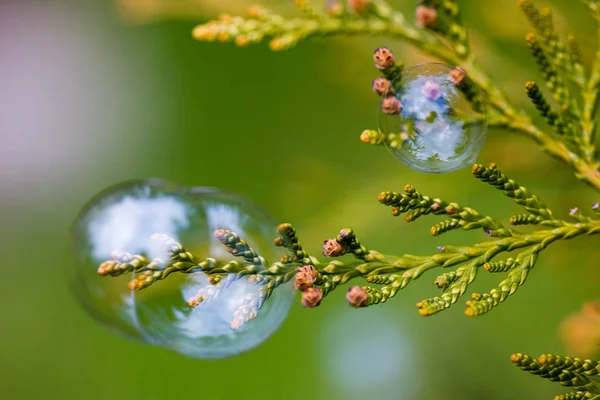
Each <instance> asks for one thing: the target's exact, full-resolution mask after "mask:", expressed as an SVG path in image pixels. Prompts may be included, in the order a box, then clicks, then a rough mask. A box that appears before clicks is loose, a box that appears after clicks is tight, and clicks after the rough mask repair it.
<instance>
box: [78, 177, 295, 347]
mask: <svg viewBox="0 0 600 400" xmlns="http://www.w3.org/2000/svg"><path fill="white" fill-rule="evenodd" d="M218 230H221V231H220V232H226V233H228V232H231V233H235V234H237V235H238V236H239V238H240V239H243V240H245V241H246V242H247V244H248V245H249V246H250V247H251V248H252V249H253V250H254V251H255V252H256V253H257V254H258V255H259V256H260V257H263V258H264V259H265V260H267V262H268V261H271V262H274V261H278V260H279V259H280V258H281V256H282V255H283V254H282V253H281V250H280V249H279V248H277V247H275V246H273V238H274V237H275V236H276V235H277V233H276V224H275V222H274V221H273V220H272V219H271V218H270V217H269V216H268V215H267V214H266V213H265V212H264V211H262V210H261V209H259V208H258V207H256V206H255V205H253V204H252V203H251V202H250V201H249V200H247V199H245V198H243V197H241V196H238V195H236V194H234V193H230V192H225V191H222V190H219V189H215V188H191V189H185V188H181V187H178V186H176V185H174V184H171V183H168V182H165V181H159V180H147V181H133V182H126V183H122V184H119V185H116V186H113V187H110V188H108V189H106V190H104V191H103V192H101V193H100V194H98V195H97V196H95V197H94V198H93V199H92V200H91V201H90V202H89V203H88V204H87V205H86V206H85V207H84V209H83V210H82V211H81V213H80V215H79V217H78V218H77V220H76V223H75V226H74V228H73V232H72V240H71V251H70V253H71V255H72V262H71V263H70V279H71V284H72V286H73V289H74V292H75V293H76V295H77V298H78V299H79V300H80V302H81V303H82V304H83V306H84V307H85V309H86V310H87V311H88V312H89V314H90V315H91V316H92V317H94V318H95V319H97V320H98V321H100V322H101V323H103V324H104V325H106V326H108V327H109V328H111V329H112V330H114V331H117V332H118V333H121V334H124V335H126V336H128V337H130V338H134V339H139V340H143V341H146V342H148V343H152V344H155V345H159V346H164V347H167V348H170V349H172V350H175V351H177V352H179V353H182V354H185V355H188V356H192V357H199V358H219V357H227V356H231V355H235V354H238V353H240V352H243V351H246V350H249V349H251V348H253V347H255V346H257V345H259V344H260V343H262V342H263V341H265V340H266V339H267V338H268V337H269V336H270V335H271V334H272V333H273V332H274V331H275V330H277V328H278V327H279V326H280V325H281V323H282V322H283V321H284V319H285V318H286V316H287V313H288V311H289V308H290V306H291V303H292V300H293V296H294V292H295V291H294V289H293V288H292V285H291V283H284V284H281V285H280V286H278V287H277V288H276V289H275V290H273V291H272V294H271V296H270V297H269V298H268V300H267V301H265V302H264V304H262V307H260V303H261V302H260V298H261V296H264V293H265V291H266V284H267V283H266V282H257V281H256V280H251V279H250V280H249V279H248V277H247V276H241V275H239V274H238V272H239V271H240V270H241V268H243V267H244V265H246V264H248V263H246V264H244V259H243V258H241V257H234V256H233V255H232V254H231V253H230V252H228V251H227V247H226V246H225V245H224V244H223V242H222V241H221V240H220V239H219V238H218V237H216V236H215V232H216V231H218ZM225 230H226V231H225ZM207 259H208V261H207ZM211 260H212V261H211ZM258 260H260V259H258ZM231 261H233V263H230V262H231ZM259 262H260V261H259ZM265 265H267V263H266V262H265ZM259 267H260V265H259ZM211 268H213V269H214V268H225V270H219V271H220V273H218V274H210V273H207V272H208V271H212V270H211ZM228 268H229V269H228ZM204 271H207V272H204ZM248 276H249V275H248Z"/></svg>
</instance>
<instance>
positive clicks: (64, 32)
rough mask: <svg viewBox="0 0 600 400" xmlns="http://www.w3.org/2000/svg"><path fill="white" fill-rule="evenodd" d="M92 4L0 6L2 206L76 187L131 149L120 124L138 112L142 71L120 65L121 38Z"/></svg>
mask: <svg viewBox="0 0 600 400" xmlns="http://www.w3.org/2000/svg"><path fill="white" fill-rule="evenodd" d="M89 5H90V3H87V2H72V4H69V3H66V2H60V1H37V2H34V1H18V0H15V1H11V0H8V1H6V0H5V1H2V2H0V142H1V145H0V200H2V202H3V203H6V202H8V203H14V204H16V203H20V202H28V201H31V200H33V199H35V197H36V196H39V195H41V192H42V191H46V190H47V189H48V188H51V187H52V186H54V185H58V187H64V186H69V185H73V184H76V182H77V181H78V180H79V179H82V178H83V177H84V176H85V177H89V176H90V175H94V174H95V173H96V172H97V171H98V170H100V169H102V168H106V167H107V166H106V165H103V162H102V158H103V154H104V153H106V152H115V151H116V152H119V151H125V150H127V147H129V146H131V145H132V143H127V142H123V141H122V140H121V137H122V133H123V132H122V129H123V128H120V127H119V126H120V120H122V119H123V118H125V117H127V116H128V115H131V114H132V113H134V112H135V110H136V107H135V102H134V100H133V99H132V98H131V93H135V91H136V86H139V84H140V82H142V79H141V78H140V76H143V71H136V70H135V65H131V64H128V63H125V62H122V59H121V58H120V57H119V55H120V54H119V53H120V49H119V41H117V40H113V39H112V38H111V37H110V36H109V35H110V34H109V33H107V30H106V29H102V28H101V27H98V24H97V23H96V22H95V21H96V20H97V16H95V15H94V9H93V8H91V7H88V6H89ZM128 96H129V97H128ZM130 139H131V138H130ZM58 187H57V189H58Z"/></svg>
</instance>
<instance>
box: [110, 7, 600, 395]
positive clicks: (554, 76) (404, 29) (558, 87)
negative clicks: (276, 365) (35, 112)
mask: <svg viewBox="0 0 600 400" xmlns="http://www.w3.org/2000/svg"><path fill="white" fill-rule="evenodd" d="M418 3H419V4H418V7H417V8H416V10H415V20H416V23H411V22H409V20H408V19H407V18H406V16H405V15H403V14H402V13H401V12H400V11H397V10H395V9H394V8H393V7H391V6H390V5H389V4H388V3H387V2H386V1H383V0H349V1H347V2H343V3H342V2H338V1H330V2H329V6H328V7H327V9H326V10H320V9H318V8H317V7H315V6H314V5H313V4H312V3H311V2H310V0H296V4H297V6H298V8H299V9H300V10H301V11H302V13H303V16H301V17H295V18H286V17H283V16H281V15H277V14H275V13H273V12H271V11H269V10H268V9H266V8H264V7H261V6H256V7H252V8H251V9H250V10H249V11H248V15H247V16H246V17H233V16H229V15H223V16H221V17H220V19H219V20H215V21H211V22H208V23H206V24H202V25H199V26H197V27H196V28H195V29H194V31H193V37H194V38H195V39H197V40H201V41H213V40H218V41H222V42H227V41H233V42H235V43H236V44H237V45H238V46H246V45H249V44H254V43H259V42H263V41H268V42H269V46H270V48H271V49H272V50H274V51H281V50H287V49H290V48H292V47H294V46H295V45H297V44H299V43H300V42H301V41H303V40H306V39H309V38H311V37H317V36H332V35H349V34H354V35H357V34H362V35H377V36H385V37H389V38H396V39H402V40H405V41H408V42H410V43H411V44H413V45H415V46H416V47H417V48H419V49H420V50H421V51H423V52H424V53H425V54H427V55H430V56H433V57H436V58H437V59H439V60H440V61H441V62H443V63H445V64H448V65H451V66H453V67H454V69H453V70H452V72H451V73H450V78H451V79H452V81H453V83H454V84H455V85H456V86H457V87H458V88H459V89H460V90H461V91H462V92H463V93H464V94H465V97H466V98H467V99H468V100H469V101H470V102H471V104H472V106H473V109H474V110H475V111H477V112H480V115H479V116H477V117H476V118H479V119H483V118H486V117H485V116H484V115H483V114H482V113H481V112H482V111H483V110H484V107H483V105H484V104H487V105H488V109H489V115H488V116H487V118H488V125H491V126H495V127H503V128H506V129H508V130H510V131H512V132H515V133H518V134H521V135H525V136H527V137H530V138H531V139H533V140H534V141H535V143H537V144H538V145H539V146H540V148H541V149H542V150H543V151H545V152H546V153H548V154H550V155H552V156H554V157H555V158H557V159H559V160H560V161H562V162H564V163H565V164H566V166H568V167H569V168H570V169H572V171H573V173H574V174H575V176H576V177H577V178H578V179H580V180H581V181H583V182H585V183H587V184H588V185H590V186H591V187H592V188H594V189H595V190H598V191H600V172H599V167H600V161H599V159H598V154H597V150H596V147H595V137H596V132H597V123H596V119H597V118H596V117H597V116H596V113H597V110H598V102H599V96H600V51H599V52H598V54H597V56H596V60H595V61H594V62H593V64H592V65H591V66H584V65H583V63H582V61H581V56H580V54H579V49H578V46H577V43H576V40H575V38H574V37H573V36H569V37H568V38H567V39H566V40H563V39H562V38H561V37H560V36H559V35H558V33H557V32H556V30H555V28H554V23H553V19H552V13H551V11H550V10H549V9H542V10H540V9H538V8H537V7H536V6H535V5H534V4H533V2H531V1H529V0H521V1H520V2H519V5H520V7H521V9H522V11H523V12H524V14H525V17H526V19H527V20H528V21H529V23H530V24H531V26H532V29H533V32H532V33H530V34H528V35H527V37H526V43H527V46H528V47H529V49H530V50H531V53H532V55H533V57H534V59H535V60H536V62H537V64H538V67H539V69H540V71H541V72H542V75H543V78H544V82H542V83H539V84H538V83H536V82H533V81H529V82H527V83H525V94H526V96H528V98H529V99H530V100H531V102H532V103H533V105H534V106H535V107H536V109H537V111H538V112H539V114H540V115H541V116H542V117H543V118H544V120H545V122H546V125H547V126H544V127H538V126H537V125H535V124H534V123H533V122H532V119H531V117H530V116H529V115H527V114H526V113H525V112H524V111H522V110H519V109H518V108H516V107H515V106H514V105H513V104H512V103H511V101H510V100H509V99H508V97H507V96H506V94H505V93H504V92H503V91H502V90H501V89H500V88H498V87H497V86H496V85H495V84H494V81H493V80H492V79H491V78H490V77H489V76H488V75H487V74H486V73H485V72H484V71H483V70H482V69H481V68H480V67H479V65H478V63H477V61H476V58H475V55H474V54H473V53H472V51H471V46H470V44H469V36H468V33H467V31H466V29H465V28H464V25H463V23H462V20H461V14H460V7H459V5H458V3H457V1H455V0H420V1H418ZM583 3H585V5H587V7H589V10H590V13H591V14H592V15H593V17H594V18H595V19H596V20H597V21H598V22H599V23H600V5H599V4H598V3H597V2H596V1H595V0H584V1H583ZM598 32H599V36H600V29H599V30H598ZM374 60H375V66H376V67H377V70H378V71H379V73H380V75H381V77H380V78H378V79H376V80H375V81H374V82H373V83H372V89H373V91H374V92H375V93H376V94H377V95H378V96H382V95H385V93H386V91H387V90H388V88H389V87H390V82H391V81H393V80H394V78H396V77H397V76H398V75H399V74H401V73H402V70H403V68H404V65H403V63H402V62H399V61H396V58H395V57H394V55H393V54H392V52H391V51H390V50H389V49H387V48H385V47H381V48H378V49H376V50H375V53H374ZM542 86H543V87H545V89H543V88H542ZM544 90H547V91H548V93H549V94H550V95H551V98H552V99H551V100H550V99H548V98H547V96H546V95H545V94H544ZM385 106H388V107H390V108H391V109H393V108H394V107H395V106H397V105H395V104H394V102H393V99H392V100H390V102H389V104H386V105H385ZM469 122H470V121H467V123H469ZM471 122H477V121H471ZM406 138H407V137H406V133H404V134H396V133H392V134H382V133H380V132H379V131H377V130H373V129H367V130H364V131H363V132H362V134H361V136H360V139H361V141H363V142H365V143H369V144H373V145H376V146H381V145H384V144H385V145H387V146H388V147H392V148H394V147H398V146H400V145H401V144H402V142H403V141H404V140H406ZM471 172H472V174H473V176H474V177H475V178H476V179H478V180H480V181H482V182H484V183H488V184H489V185H491V186H492V187H494V188H496V189H498V190H500V191H501V192H502V194H504V195H505V196H508V197H510V198H512V199H513V200H514V201H515V202H516V203H517V204H519V205H520V206H522V207H523V213H521V214H516V215H513V216H509V218H508V220H509V224H508V225H505V224H504V223H503V222H502V221H501V220H500V219H498V218H497V217H495V216H490V215H484V214H482V213H480V212H478V211H476V210H475V209H473V208H470V207H466V206H463V205H461V204H459V203H457V202H453V201H446V200H443V199H441V198H439V197H433V196H428V195H425V194H423V193H421V192H420V191H418V190H417V189H416V188H415V187H413V186H411V185H406V186H405V187H404V190H403V191H402V192H393V191H386V192H383V193H381V194H380V195H379V197H378V200H379V202H380V203H381V204H383V205H384V206H388V207H391V213H392V215H393V216H395V217H397V216H401V215H403V216H404V219H405V220H406V221H407V222H412V221H414V220H416V219H418V218H421V217H424V216H430V215H434V216H439V217H441V220H439V221H437V222H434V224H433V225H432V227H431V229H430V233H431V234H432V235H433V236H438V235H442V234H446V233H448V232H450V231H452V230H458V229H463V230H473V229H475V230H480V231H482V232H483V233H485V236H486V237H487V239H486V240H484V241H482V242H480V243H475V244H473V245H470V246H452V245H445V246H441V247H440V248H439V251H438V252H436V253H435V254H430V255H411V254H404V255H387V254H382V253H380V252H378V251H375V250H371V249H369V248H367V247H365V246H364V245H363V244H362V243H361V242H359V240H358V239H357V237H356V235H355V233H354V231H353V230H351V229H342V230H341V231H340V232H339V233H338V234H337V236H335V237H333V238H330V239H328V240H325V241H324V245H323V254H322V255H323V256H324V257H325V258H324V259H323V258H318V257H315V256H313V255H310V254H308V253H307V252H306V251H305V250H304V249H303V247H302V245H301V244H300V241H299V237H298V235H297V233H296V230H295V229H294V228H293V226H292V225H290V224H282V225H280V226H279V229H278V232H279V237H277V238H276V239H275V242H274V244H275V245H276V246H280V247H284V248H286V249H287V250H288V255H286V256H285V257H283V258H282V259H281V260H265V259H264V258H263V257H261V255H260V254H258V253H257V252H256V251H255V250H253V249H252V248H251V247H250V246H249V245H248V244H247V243H246V242H245V241H244V239H243V238H240V237H238V235H237V234H236V233H234V232H230V231H228V230H224V229H221V230H218V231H216V232H215V236H216V237H217V238H218V239H219V240H220V241H221V242H222V243H223V245H224V246H225V247H226V249H227V250H228V251H229V253H231V254H232V255H234V256H236V258H237V260H236V261H222V260H216V259H212V258H207V259H200V258H198V257H196V256H195V255H193V254H190V253H189V252H187V251H186V250H185V248H184V247H183V245H184V244H181V243H176V242H175V241H173V240H172V239H170V238H168V237H166V236H163V235H157V236H156V237H155V239H156V240H161V241H162V242H163V244H164V246H165V247H166V248H167V249H168V254H169V257H170V259H168V260H149V259H146V258H145V257H144V256H141V255H131V254H122V253H121V254H115V256H114V259H113V260H108V261H106V262H104V263H103V264H102V265H101V266H100V268H99V270H98V272H99V274H100V275H111V276H116V275H120V274H123V273H131V272H134V273H135V274H137V275H136V278H135V279H133V280H132V281H131V282H130V287H131V288H132V289H135V290H142V289H146V288H148V287H149V286H151V285H153V284H154V283H157V282H158V281H160V280H163V279H166V278H167V277H168V276H169V275H170V274H172V273H191V272H197V271H202V272H204V273H205V274H207V275H208V276H209V277H210V285H209V286H208V287H206V288H204V289H202V290H201V291H200V292H199V293H198V294H197V295H196V296H194V297H192V298H190V299H189V300H188V304H189V305H190V307H194V306H196V305H198V304H200V303H202V302H205V301H209V300H210V298H211V296H213V295H214V293H215V290H218V288H219V287H225V286H226V285H228V284H229V283H231V281H233V280H236V279H247V280H248V281H249V282H252V283H260V284H261V285H264V286H263V287H262V289H261V291H260V292H259V295H257V296H256V298H252V299H248V301H247V303H246V304H244V305H243V306H242V308H241V309H240V310H239V312H238V313H236V317H235V319H234V321H232V327H234V328H236V327H239V326H241V325H242V324H243V323H244V322H245V321H247V320H249V319H252V318H253V317H254V316H256V313H257V310H258V309H259V308H260V307H261V306H262V305H263V304H264V302H265V301H267V300H268V298H269V296H270V295H271V293H272V291H273V290H276V288H277V287H278V286H279V285H281V284H282V283H285V282H288V281H291V280H293V281H294V285H295V287H296V288H297V289H298V290H300V291H301V292H302V304H303V305H304V306H305V307H308V308H311V307H315V306H318V305H320V304H321V302H322V300H323V298H325V297H326V296H328V295H329V294H330V293H331V292H332V291H334V290H335V289H336V288H338V286H340V285H342V284H345V283H347V282H349V281H351V280H355V279H358V278H360V279H362V280H364V281H366V283H367V285H358V286H352V287H350V288H349V290H348V291H347V293H346V298H347V300H348V302H349V304H350V305H351V306H352V307H369V306H373V305H376V304H379V303H384V302H386V301H388V300H389V299H390V298H392V297H394V296H395V295H396V294H397V293H398V292H399V291H400V289H403V288H405V287H406V286H407V285H408V284H409V283H411V282H412V281H414V280H416V279H417V278H420V277H421V276H423V275H424V274H425V273H426V272H427V271H429V270H433V269H437V270H438V275H437V276H436V277H435V278H434V280H433V282H434V284H435V286H437V287H438V288H439V289H440V291H441V293H440V294H439V296H436V297H432V298H427V299H424V300H422V301H420V302H418V303H417V308H418V311H419V313H420V314H421V315H424V316H429V315H433V314H436V313H438V312H440V311H443V310H445V309H447V308H449V307H450V306H452V305H453V304H455V303H457V302H458V300H459V299H460V298H461V296H463V295H464V294H465V293H466V292H467V291H468V289H469V285H471V284H472V283H473V282H474V281H475V280H476V278H477V276H478V274H479V273H493V274H502V276H503V279H502V280H500V282H499V283H498V285H497V286H496V287H493V288H491V289H490V290H489V291H488V292H485V293H472V294H471V295H470V299H469V300H468V301H466V311H465V314H466V315H468V316H479V315H483V314H486V313H487V312H489V311H491V310H492V309H493V308H495V307H496V306H498V305H500V303H502V302H504V301H506V300H507V298H508V297H509V296H510V295H512V294H514V293H515V292H516V291H517V290H518V289H519V288H520V287H521V286H522V285H523V284H524V283H525V281H526V280H527V278H528V277H529V275H530V273H531V272H532V269H533V267H534V266H535V265H536V262H537V260H538V256H539V255H540V253H541V252H542V251H543V250H544V249H545V248H546V247H547V246H548V245H550V244H552V243H553V242H555V241H558V240H566V239H571V238H575V237H577V236H580V235H591V234H597V233H600V220H599V219H598V211H599V209H600V205H599V204H596V205H594V206H593V207H592V210H593V211H594V213H593V215H591V216H588V215H585V214H584V213H582V212H581V211H580V210H579V209H578V208H574V209H572V210H570V212H569V217H568V218H566V219H563V218H559V217H557V216H555V214H554V213H553V212H552V211H551V210H550V209H548V207H547V206H546V205H545V203H544V202H543V201H542V200H541V199H540V198H539V197H538V196H536V195H535V194H533V193H531V192H530V191H529V190H528V189H527V188H525V187H523V186H521V185H519V184H518V183H517V182H515V181H514V180H513V179H510V178H508V177H506V176H505V175H504V174H503V173H502V172H501V171H500V170H499V169H498V168H497V167H496V165H495V164H491V165H490V166H489V167H485V166H483V165H479V164H476V165H473V167H472V170H471ZM521 225H531V226H535V228H536V229H535V230H533V231H531V230H529V231H527V232H523V231H520V230H517V228H518V227H519V226H521ZM509 252H510V253H511V254H510V256H509V255H508V254H507V253H509ZM342 256H348V257H347V259H344V260H341V259H339V258H340V257H342ZM482 267H483V272H482ZM451 268H452V269H451ZM215 288H216V289H215ZM512 361H513V363H515V364H516V365H517V366H519V367H520V368H521V369H523V370H526V371H529V372H531V373H533V374H536V375H539V376H541V377H544V378H546V379H550V380H551V381H558V382H559V383H560V384H562V385H564V386H571V387H572V388H573V389H574V390H575V391H574V392H573V393H570V394H565V395H562V396H557V397H556V398H557V399H600V386H599V382H598V380H597V375H598V373H599V372H600V367H599V366H598V365H599V364H598V362H593V361H590V360H583V361H582V360H579V359H571V358H568V357H560V356H552V355H545V356H542V357H540V358H539V359H538V360H537V361H536V360H533V359H531V358H530V357H528V356H523V355H521V354H517V355H514V356H513V358H512Z"/></svg>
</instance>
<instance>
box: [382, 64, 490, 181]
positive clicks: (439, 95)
mask: <svg viewBox="0 0 600 400" xmlns="http://www.w3.org/2000/svg"><path fill="white" fill-rule="evenodd" d="M378 126H379V131H380V132H381V133H382V134H384V135H386V140H385V144H386V146H387V147H388V150H389V151H390V152H391V153H392V155H393V156H394V157H396V158H397V159H398V160H400V161H402V162H403V163H404V164H406V165H408V166H409V167H410V168H412V169H414V170H417V171H421V172H427V173H443V172H450V171H455V170H457V169H460V168H463V167H466V166H469V165H471V164H473V163H474V162H475V160H476V158H477V155H478V154H479V152H480V151H481V148H482V147H483V143H484V142H485V136H486V130H487V113H486V107H485V102H484V101H483V99H482V96H481V94H480V92H479V90H478V89H477V87H476V86H474V85H473V83H472V82H471V81H470V80H469V78H468V76H467V75H466V74H465V71H464V70H462V69H461V68H452V67H449V66H447V65H444V64H440V63H425V64H419V65H416V66H414V67H411V68H408V69H406V70H404V71H402V73H400V74H399V75H398V76H397V77H396V78H395V79H394V80H392V81H391V82H390V84H389V86H388V88H387V90H385V92H384V93H383V95H382V98H381V102H380V105H379V112H378Z"/></svg>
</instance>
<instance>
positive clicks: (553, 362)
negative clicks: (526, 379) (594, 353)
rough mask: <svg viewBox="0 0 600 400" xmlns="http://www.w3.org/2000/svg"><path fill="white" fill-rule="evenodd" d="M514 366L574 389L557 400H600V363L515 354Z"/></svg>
mask: <svg viewBox="0 0 600 400" xmlns="http://www.w3.org/2000/svg"><path fill="white" fill-rule="evenodd" d="M511 361H512V362H513V364H514V365H515V366H517V367H519V368H521V369H522V370H523V371H528V372H529V373H531V374H533V375H538V376H539V377H540V378H545V379H548V380H550V381H551V382H558V383H560V384H561V385H562V386H568V387H571V388H572V389H573V391H572V392H570V393H565V394H561V395H558V396H556V397H555V398H554V399H555V400H575V399H596V400H597V399H600V380H598V375H599V374H600V362H598V361H592V360H582V359H579V358H571V357H563V356H558V355H554V354H542V355H541V356H540V357H539V358H538V359H537V360H534V359H533V358H531V357H529V356H528V355H523V354H513V355H512V357H511Z"/></svg>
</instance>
